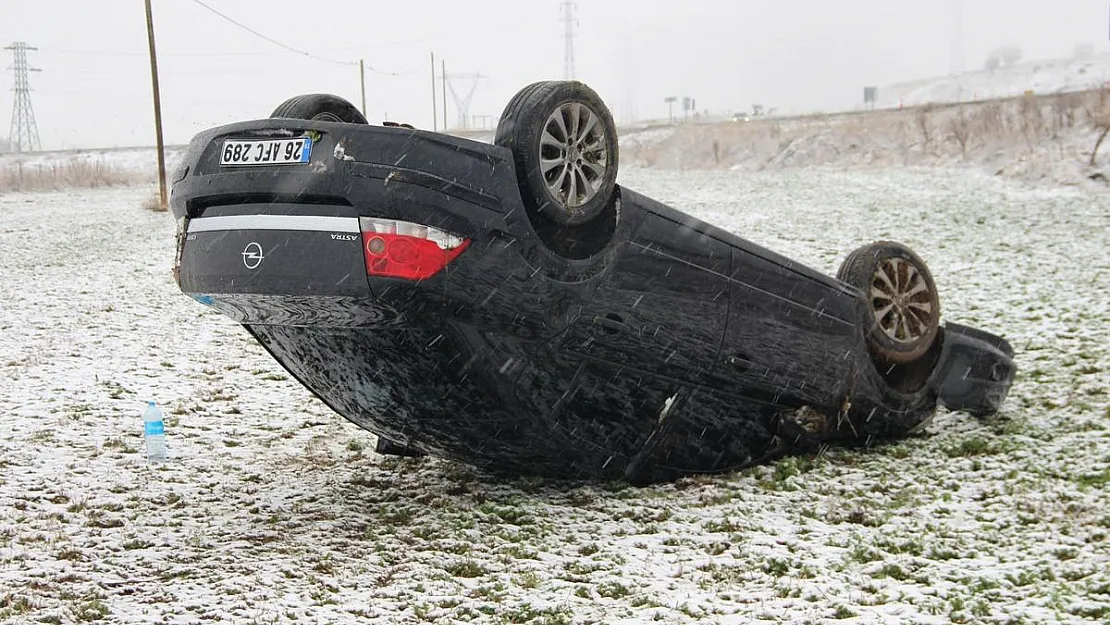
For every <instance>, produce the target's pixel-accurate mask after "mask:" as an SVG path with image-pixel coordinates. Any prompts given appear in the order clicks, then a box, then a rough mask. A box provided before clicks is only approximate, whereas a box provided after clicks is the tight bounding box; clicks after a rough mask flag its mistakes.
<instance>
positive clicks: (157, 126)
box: [146, 0, 169, 210]
mask: <svg viewBox="0 0 1110 625" xmlns="http://www.w3.org/2000/svg"><path fill="white" fill-rule="evenodd" d="M146 38H147V41H148V42H149V43H150V84H151V86H152V87H153V89H154V132H155V135H156V136H157V141H158V197H159V198H160V200H161V202H162V204H161V207H162V209H163V210H165V209H166V207H168V206H169V198H167V197H166V148H165V145H164V144H163V143H162V96H161V92H160V91H159V89H158V56H157V55H156V54H155V52H154V17H153V16H152V15H151V12H150V0H146Z"/></svg>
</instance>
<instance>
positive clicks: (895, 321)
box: [836, 241, 940, 365]
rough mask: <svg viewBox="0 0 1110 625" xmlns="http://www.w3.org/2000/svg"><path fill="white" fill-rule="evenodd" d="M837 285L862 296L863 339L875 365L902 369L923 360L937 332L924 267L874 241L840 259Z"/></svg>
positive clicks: (932, 291) (905, 252) (933, 293)
mask: <svg viewBox="0 0 1110 625" xmlns="http://www.w3.org/2000/svg"><path fill="white" fill-rule="evenodd" d="M836 277H837V279H838V280H841V281H843V282H847V283H848V284H851V285H852V286H854V287H856V288H858V289H860V290H861V291H863V294H864V299H865V301H866V303H867V305H866V306H865V307H864V309H865V313H864V315H865V318H864V322H863V323H864V336H865V337H866V340H867V347H868V349H869V350H870V351H871V354H872V355H873V356H874V357H875V359H876V360H877V361H879V362H882V363H888V364H895V365H903V364H907V363H911V362H913V361H915V360H917V359H919V358H921V357H922V356H924V355H925V354H926V353H927V352H928V351H929V348H930V347H932V346H933V343H934V341H936V338H937V333H938V332H939V328H940V300H939V298H938V296H937V288H936V284H935V283H934V282H933V276H932V274H931V273H929V268H928V267H927V266H926V265H925V261H923V260H921V258H920V257H919V256H918V255H917V254H914V253H913V251H912V250H910V249H909V248H908V247H906V246H905V245H902V244H900V243H894V242H891V241H879V242H876V243H871V244H869V245H865V246H863V247H860V248H859V249H857V250H855V251H854V252H852V253H851V254H849V255H848V257H847V258H845V259H844V262H843V264H841V266H840V270H839V271H837V273H836Z"/></svg>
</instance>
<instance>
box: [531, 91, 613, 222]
mask: <svg viewBox="0 0 1110 625" xmlns="http://www.w3.org/2000/svg"><path fill="white" fill-rule="evenodd" d="M605 143H606V142H605V127H604V124H602V123H601V119H600V118H599V117H598V116H597V114H596V113H594V111H593V110H592V109H591V108H590V107H588V106H586V105H585V104H582V103H581V102H567V103H565V104H563V105H562V106H560V107H559V108H557V109H555V112H554V113H552V114H551V115H550V116H549V117H548V118H547V121H546V122H544V125H543V134H542V135H541V136H540V172H541V173H542V174H543V179H544V182H545V183H546V184H547V191H548V193H549V194H550V195H551V197H552V198H553V199H555V200H556V201H557V202H559V204H560V205H562V207H563V208H565V209H567V210H568V211H571V210H572V209H575V208H578V207H579V206H582V205H583V204H585V203H586V202H589V201H590V200H591V199H593V198H594V196H596V195H597V194H598V191H600V190H601V186H602V182H603V180H604V179H605V172H606V169H607V168H608V166H609V154H608V151H607V150H606V147H605Z"/></svg>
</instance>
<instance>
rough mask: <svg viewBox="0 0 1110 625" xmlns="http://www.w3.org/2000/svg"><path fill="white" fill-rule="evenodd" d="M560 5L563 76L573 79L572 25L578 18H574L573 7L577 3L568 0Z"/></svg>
mask: <svg viewBox="0 0 1110 625" xmlns="http://www.w3.org/2000/svg"><path fill="white" fill-rule="evenodd" d="M560 6H562V7H563V26H564V29H565V30H564V32H563V42H564V48H563V78H564V79H565V80H574V25H575V24H577V23H578V20H576V19H574V9H575V7H577V6H578V5H576V4H575V3H573V2H570V1H569V0H568V1H567V2H564V3H563V4H561V5H560Z"/></svg>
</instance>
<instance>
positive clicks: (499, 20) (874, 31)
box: [0, 0, 1110, 149]
mask: <svg viewBox="0 0 1110 625" xmlns="http://www.w3.org/2000/svg"><path fill="white" fill-rule="evenodd" d="M203 1H204V2H205V3H206V4H208V5H210V6H212V7H213V8H215V9H217V10H219V11H220V12H222V13H225V14H226V15H227V16H229V17H231V18H233V19H235V20H237V21H239V22H242V23H243V24H244V25H246V26H248V27H250V28H252V29H254V30H256V31H258V32H260V33H262V34H264V35H266V36H268V37H270V38H272V39H275V40H277V41H279V42H281V43H283V44H286V45H288V46H290V47H293V48H296V49H299V50H303V51H306V52H308V53H311V54H313V55H316V56H318V57H322V58H326V59H330V60H334V61H337V62H327V61H321V60H316V59H312V58H308V57H306V56H303V55H299V54H297V53H294V52H290V51H287V50H285V49H283V48H281V47H278V46H277V45H275V44H273V43H270V42H268V41H266V40H264V39H261V38H259V37H257V36H255V35H253V34H251V33H249V32H247V31H245V30H243V29H242V28H240V27H238V26H236V25H234V24H232V23H229V22H228V21H226V20H224V19H222V18H221V17H219V16H217V15H215V14H213V13H212V12H210V11H209V10H207V9H205V8H204V7H202V6H201V5H199V4H197V2H196V1H195V0H154V22H155V34H156V37H157V43H158V54H159V65H160V74H161V76H160V78H161V84H162V102H163V115H164V119H165V132H166V140H167V142H169V143H184V142H186V141H188V139H189V137H190V136H192V135H193V134H194V133H195V132H197V131H198V130H201V129H203V128H205V127H208V126H213V125H218V124H222V123H226V122H231V121H237V120H242V119H251V118H257V117H265V116H267V115H268V114H269V113H270V111H271V110H273V108H274V107H276V106H277V105H278V104H279V103H280V102H281V101H282V100H284V99H285V98H287V97H289V96H292V95H295V94H299V93H309V92H330V93H336V94H338V95H341V96H344V97H346V98H348V99H350V100H352V101H353V102H355V103H356V105H357V103H358V100H359V83H358V67H357V61H358V60H359V59H364V60H365V62H366V64H367V66H368V69H367V74H366V86H367V108H368V117H369V118H370V121H371V122H375V123H376V122H380V121H381V120H382V119H383V117H384V116H385V115H388V116H389V118H391V119H394V120H399V121H408V122H410V123H413V124H415V125H417V126H419V127H428V128H430V127H431V125H432V96H431V75H430V72H431V68H430V59H429V53H430V52H433V51H434V52H435V54H436V59H437V61H436V65H437V68H436V69H437V72H438V70H439V67H438V66H439V59H443V60H445V61H446V63H447V73H448V75H449V76H451V75H459V76H457V77H456V78H455V79H454V80H453V81H452V82H453V84H454V86H455V89H456V90H457V91H458V92H459V93H460V95H465V93H466V92H467V91H469V89H470V86H471V82H470V81H469V80H468V79H465V78H463V77H461V76H465V75H471V74H475V73H480V74H481V75H482V76H483V78H481V79H480V80H479V82H478V84H477V88H476V90H475V92H474V97H473V102H472V104H471V106H470V112H471V113H472V114H474V115H488V116H491V121H489V123H492V118H493V117H496V116H497V115H498V114H499V113H500V112H501V109H502V107H503V106H504V105H505V103H506V102H507V101H508V99H509V98H510V97H511V96H512V95H513V93H515V92H516V90H517V89H519V88H520V87H522V86H524V85H525V84H527V83H529V82H532V81H535V80H542V79H553V78H554V79H558V78H562V77H563V69H564V68H563V59H564V45H563V29H564V25H563V22H562V10H561V8H560V0H470V1H469V2H464V1H459V0H451V1H448V0H407V1H403V2H388V3H387V2H375V1H372V0H316V1H314V2H304V1H303V0H203ZM957 4H958V5H960V6H961V9H960V10H959V11H957V10H956V6H957ZM1108 5H1110V2H1108V0H1051V1H1050V0H777V1H775V0H760V1H749V0H680V1H676V0H671V1H667V2H661V1H659V0H635V1H627V0H619V1H618V0H578V1H577V3H576V9H575V15H576V18H577V22H576V25H575V34H576V38H575V40H574V53H575V61H576V69H577V72H576V77H577V78H578V79H580V80H583V81H585V82H587V83H589V84H590V85H591V86H593V87H594V88H595V89H596V90H597V91H598V92H599V93H600V94H601V96H602V97H603V98H604V99H605V101H606V102H607V103H608V104H609V106H610V108H612V110H613V113H614V116H615V117H617V118H618V120H627V119H630V118H637V119H643V118H657V117H665V116H666V114H667V106H666V104H664V102H663V98H664V97H666V96H670V95H674V96H679V97H681V96H690V97H693V98H694V99H695V101H696V105H697V108H698V109H699V110H710V111H714V112H728V111H738V110H744V109H747V108H749V107H750V106H751V104H752V103H756V102H758V103H762V104H764V105H766V106H769V107H778V108H780V109H782V110H798V111H801V110H818V109H825V110H828V109H837V108H852V107H855V106H857V103H858V101H859V100H860V99H862V87H863V86H864V85H880V86H881V85H885V84H892V83H897V82H903V81H908V80H914V79H918V78H924V77H929V76H935V75H941V74H945V73H948V72H949V70H950V68H951V67H952V65H953V62H954V61H953V55H952V50H953V32H954V24H955V22H956V20H955V19H954V18H955V15H957V13H959V14H960V15H962V19H961V20H960V23H961V32H962V37H961V42H962V50H963V55H962V56H963V60H962V62H963V64H964V66H965V67H967V68H968V69H977V68H979V67H982V64H983V61H984V58H985V57H986V55H987V54H988V53H989V52H990V51H991V50H992V49H994V48H997V47H999V46H1003V45H1008V44H1016V45H1019V46H1021V48H1022V49H1023V51H1024V55H1025V58H1026V59H1051V58H1064V57H1068V56H1070V55H1071V54H1072V53H1073V51H1074V50H1075V48H1076V46H1077V44H1084V43H1086V44H1090V45H1092V46H1094V48H1095V50H1096V51H1098V52H1106V51H1108V50H1110V45H1108V14H1107V11H1108ZM13 41H26V42H27V43H28V44H30V45H32V46H36V47H37V48H38V51H37V52H32V53H30V63H31V65H32V66H33V67H37V68H40V69H41V70H42V72H41V73H34V74H31V85H32V88H33V89H34V92H33V94H32V101H33V104H34V110H35V115H36V117H37V120H38V127H39V132H40V135H41V137H42V143H43V147H44V148H45V149H62V148H71V147H102V146H116V145H121V146H122V145H152V144H153V135H154V132H153V112H152V111H153V108H152V104H151V89H150V66H149V61H148V57H147V42H146V22H145V16H144V13H143V1H142V0H0V42H2V43H3V45H10V43H11V42H13ZM0 58H2V60H3V63H2V64H0V67H3V68H7V67H8V66H10V65H11V63H12V54H11V52H10V51H4V54H3V56H2V57H0ZM958 62H959V60H957V61H956V63H958ZM369 68H373V69H372V70H371V69H369ZM13 83H14V80H13V76H12V73H11V72H10V71H5V72H4V73H3V75H2V78H0V87H2V88H3V90H2V93H3V96H2V99H0V136H6V135H7V134H8V124H9V121H10V119H11V112H12V111H11V109H12V94H11V91H10V90H11V87H12V85H13ZM436 88H437V90H438V89H439V83H438V81H437V86H436ZM438 97H442V96H438ZM448 103H449V105H450V106H449V121H451V124H452V125H455V124H456V107H455V105H454V103H453V101H452V99H451V98H450V96H449V97H448ZM439 115H440V118H442V112H441V113H440V114H439Z"/></svg>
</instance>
